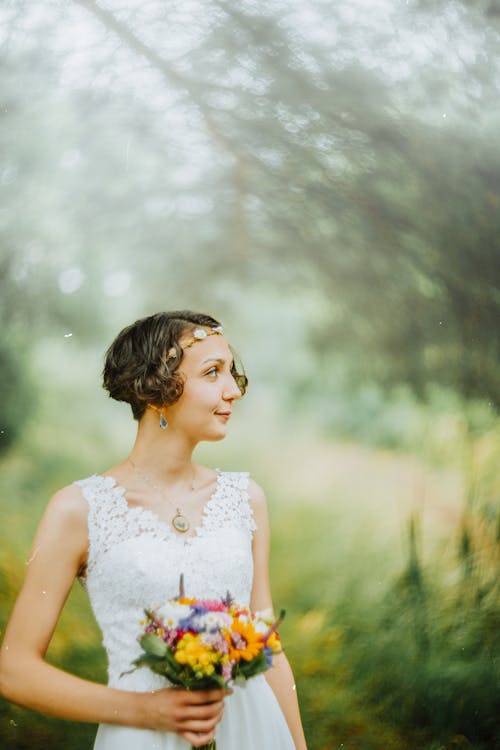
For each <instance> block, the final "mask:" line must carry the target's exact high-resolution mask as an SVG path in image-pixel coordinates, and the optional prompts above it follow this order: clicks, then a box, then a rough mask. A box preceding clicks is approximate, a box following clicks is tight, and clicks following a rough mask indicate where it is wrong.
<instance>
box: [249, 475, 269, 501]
mask: <svg viewBox="0 0 500 750" xmlns="http://www.w3.org/2000/svg"><path fill="white" fill-rule="evenodd" d="M248 494H249V496H250V501H251V502H252V504H253V505H255V506H256V507H263V508H265V507H266V493H265V492H264V490H263V489H262V487H261V486H260V484H257V482H256V481H255V479H252V478H251V477H250V478H249V480H248Z"/></svg>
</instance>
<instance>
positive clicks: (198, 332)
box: [167, 326, 224, 362]
mask: <svg viewBox="0 0 500 750" xmlns="http://www.w3.org/2000/svg"><path fill="white" fill-rule="evenodd" d="M223 333H224V331H223V330H222V326H214V327H213V328H209V329H208V331H207V329H206V328H195V329H194V331H193V335H192V336H191V338H189V339H186V341H184V343H183V344H180V347H181V349H182V350H184V349H189V347H190V346H193V344H195V343H196V342H197V341H203V339H206V338H207V336H215V335H218V336H222V335H223ZM176 357H177V349H176V348H175V346H171V347H170V349H169V350H168V352H167V362H168V360H169V359H175V358H176Z"/></svg>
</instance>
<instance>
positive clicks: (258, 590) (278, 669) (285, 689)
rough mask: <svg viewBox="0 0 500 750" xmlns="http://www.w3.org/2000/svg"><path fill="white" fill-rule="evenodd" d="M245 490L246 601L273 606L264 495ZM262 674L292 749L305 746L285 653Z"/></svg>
mask: <svg viewBox="0 0 500 750" xmlns="http://www.w3.org/2000/svg"><path fill="white" fill-rule="evenodd" d="M249 492H250V498H251V501H252V508H253V513H254V518H255V522H256V524H257V530H256V532H255V534H254V538H253V561H254V579H253V587H252V598H251V602H250V604H251V608H252V609H253V610H254V611H263V610H265V609H269V608H271V609H273V605H272V598H271V588H270V583H269V542H270V530H269V519H268V515H267V504H266V497H265V495H264V492H263V491H262V489H261V488H260V487H259V485H258V484H256V483H255V482H253V481H250V487H249ZM265 677H266V679H267V681H268V682H269V684H270V685H271V687H272V689H273V691H274V693H275V695H276V697H277V699H278V702H279V704H280V706H281V710H282V711H283V714H284V716H285V719H286V720H287V723H288V726H289V728H290V732H291V734H292V737H293V740H294V742H295V747H296V750H307V746H306V740H305V737H304V730H303V728H302V722H301V720H300V712H299V703H298V700H297V691H296V689H295V680H294V679H293V674H292V670H291V668H290V665H289V663H288V660H287V658H286V656H285V654H283V653H281V654H279V655H278V656H276V657H274V659H273V666H272V667H271V669H270V670H268V671H267V672H266V673H265Z"/></svg>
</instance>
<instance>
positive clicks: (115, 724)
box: [0, 311, 306, 750]
mask: <svg viewBox="0 0 500 750" xmlns="http://www.w3.org/2000/svg"><path fill="white" fill-rule="evenodd" d="M246 384H247V380H246V377H245V376H244V375H243V374H241V373H240V372H238V370H237V368H236V365H235V363H234V359H233V355H232V352H231V349H230V347H229V345H228V343H227V342H226V340H225V338H224V336H223V332H222V329H221V327H220V324H219V323H218V321H216V320H215V319H214V318H212V317H210V316H207V315H201V314H198V313H193V312H191V311H177V312H170V313H158V314H157V315H153V316H150V317H148V318H144V319H142V320H139V321H137V322H136V323H134V324H132V325H131V326H129V327H128V328H125V329H124V330H123V331H122V332H121V333H120V334H119V335H118V337H117V338H116V340H115V341H114V342H113V344H112V345H111V347H110V348H109V350H108V352H107V355H106V362H105V367H104V386H105V388H106V389H107V390H108V392H109V394H110V396H111V397H112V398H114V399H116V400H118V401H125V402H127V403H129V404H130V406H131V408H132V413H133V416H134V418H135V419H136V420H137V421H138V429H137V437H136V440H135V444H134V446H133V448H132V450H131V452H130V455H129V456H128V457H127V458H126V459H125V460H124V461H122V462H121V463H119V464H118V465H116V466H113V467H112V468H111V469H109V470H108V471H106V472H104V473H103V474H101V475H93V476H92V477H89V478H87V479H84V480H80V481H78V482H75V483H74V484H73V485H71V486H68V487H65V488H63V489H62V490H60V491H59V492H57V493H56V494H55V495H54V496H53V497H52V499H51V500H50V502H49V504H48V507H47V510H46V513H45V515H44V517H43V519H42V521H41V523H40V526H39V529H38V532H37V534H36V536H35V540H34V543H33V548H32V551H31V555H30V563H29V566H28V572H27V576H26V580H25V583H24V586H23V588H22V591H21V593H20V595H19V598H18V600H17V603H16V606H15V608H14V611H13V614H12V617H11V620H10V623H9V626H8V628H7V631H6V634H5V638H4V642H3V645H2V650H1V657H0V687H1V692H2V694H3V695H4V697H6V698H7V699H9V700H11V701H14V702H15V703H19V704H21V705H23V706H27V707H28V708H32V709H35V710H38V711H41V712H43V713H46V714H50V715H53V716H59V717H63V718H66V719H72V720H76V721H88V722H96V723H99V724H100V726H99V730H98V734H97V738H96V743H95V748H96V750H157V749H158V750H185V748H187V747H189V745H192V746H194V747H200V746H202V745H204V744H206V743H208V742H209V741H210V740H211V739H212V738H214V737H215V738H216V740H217V748H218V750H234V748H239V749H240V750H293V748H295V750H304V748H306V744H305V739H304V734H303V731H302V726H301V722H300V717H299V710H298V704H297V698H296V693H295V686H294V680H293V676H292V672H291V670H290V667H289V665H288V662H287V660H286V657H285V656H284V654H280V655H279V656H278V657H275V660H274V666H273V667H272V669H271V670H270V671H269V672H267V673H266V675H265V676H264V675H259V676H257V677H254V678H252V679H251V680H249V682H248V683H246V684H245V686H243V687H235V688H234V690H232V691H223V690H218V689H217V690H205V691H194V692H189V691H186V690H182V689H178V688H172V687H169V686H168V683H167V682H166V681H165V679H164V678H163V677H161V676H159V675H155V674H153V673H152V672H151V671H150V670H148V669H144V668H143V669H138V670H136V671H134V672H132V673H130V665H131V663H132V661H133V660H134V659H135V658H137V656H138V655H139V652H140V647H139V644H138V643H137V634H138V629H139V627H140V626H139V621H140V619H141V616H142V613H143V610H144V608H145V607H151V606H153V605H154V604H155V603H158V602H162V601H165V600H166V599H168V598H171V597H173V596H175V595H176V594H177V592H178V581H179V575H180V573H183V574H184V579H185V586H186V592H187V593H189V595H190V596H199V597H205V598H206V597H220V596H223V595H225V594H226V592H227V591H228V590H229V591H230V592H231V594H232V596H233V597H234V599H235V600H236V601H239V602H240V603H242V604H249V605H250V606H251V608H252V609H253V610H257V611H262V610H266V609H269V608H271V607H272V602H271V593H270V586H269V580H268V547H269V525H268V518H267V511H266V501H265V496H264V493H263V492H262V490H261V489H260V487H259V486H258V485H257V484H255V482H253V481H252V480H250V479H249V478H248V475H247V474H246V473H232V472H220V471H219V470H215V471H214V470H212V469H209V468H206V467H204V466H200V465H198V464H195V463H194V462H193V460H192V453H193V450H194V448H195V447H196V445H197V444H198V443H199V442H200V441H202V440H210V441H215V440H221V439H223V438H224V437H225V435H226V431H227V425H228V421H229V419H230V416H231V412H232V410H233V408H234V406H235V404H236V402H237V401H238V399H239V398H241V396H242V395H243V394H244V392H245V388H246ZM75 576H79V577H80V579H81V580H82V582H83V583H84V585H85V586H86V588H87V590H88V593H89V597H90V601H91V604H92V607H93V610H94V613H95V616H96V619H97V621H98V623H99V625H100V627H101V630H102V632H103V640H104V645H105V647H106V651H107V655H108V671H109V680H108V685H107V686H105V685H100V684H97V683H93V682H90V681H87V680H83V679H80V678H78V677H75V676H73V675H70V674H68V673H66V672H64V671H62V670H60V669H57V668H55V667H53V666H51V665H50V664H48V663H47V662H46V661H45V659H44V656H45V653H46V650H47V647H48V645H49V643H50V639H51V637H52V634H53V631H54V628H55V626H56V623H57V620H58V618H59V615H60V613H61V610H62V607H63V605H64V602H65V600H66V597H67V596H68V593H69V591H70V589H71V586H72V583H73V580H74V578H75ZM34 613H36V614H35V617H34ZM34 622H35V625H36V626H35V627H34V626H33V623H34ZM125 672H128V674H124V673H125Z"/></svg>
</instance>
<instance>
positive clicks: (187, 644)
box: [175, 633, 219, 676]
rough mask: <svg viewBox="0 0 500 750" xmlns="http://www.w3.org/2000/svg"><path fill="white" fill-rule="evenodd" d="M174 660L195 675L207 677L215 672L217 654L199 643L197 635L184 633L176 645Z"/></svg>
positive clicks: (217, 659)
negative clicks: (187, 667) (189, 668)
mask: <svg viewBox="0 0 500 750" xmlns="http://www.w3.org/2000/svg"><path fill="white" fill-rule="evenodd" d="M175 660H176V661H177V662H179V664H187V665H188V666H189V667H191V669H192V670H193V672H195V674H196V675H199V676H209V675H211V674H213V673H214V671H215V666H214V665H215V664H216V663H217V662H218V661H219V654H218V653H216V652H215V651H214V650H213V649H212V648H210V646H206V645H205V644H203V643H201V640H200V636H199V635H193V634H192V633H185V634H184V635H183V636H182V638H181V640H180V641H179V643H178V644H177V649H176V652H175Z"/></svg>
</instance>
